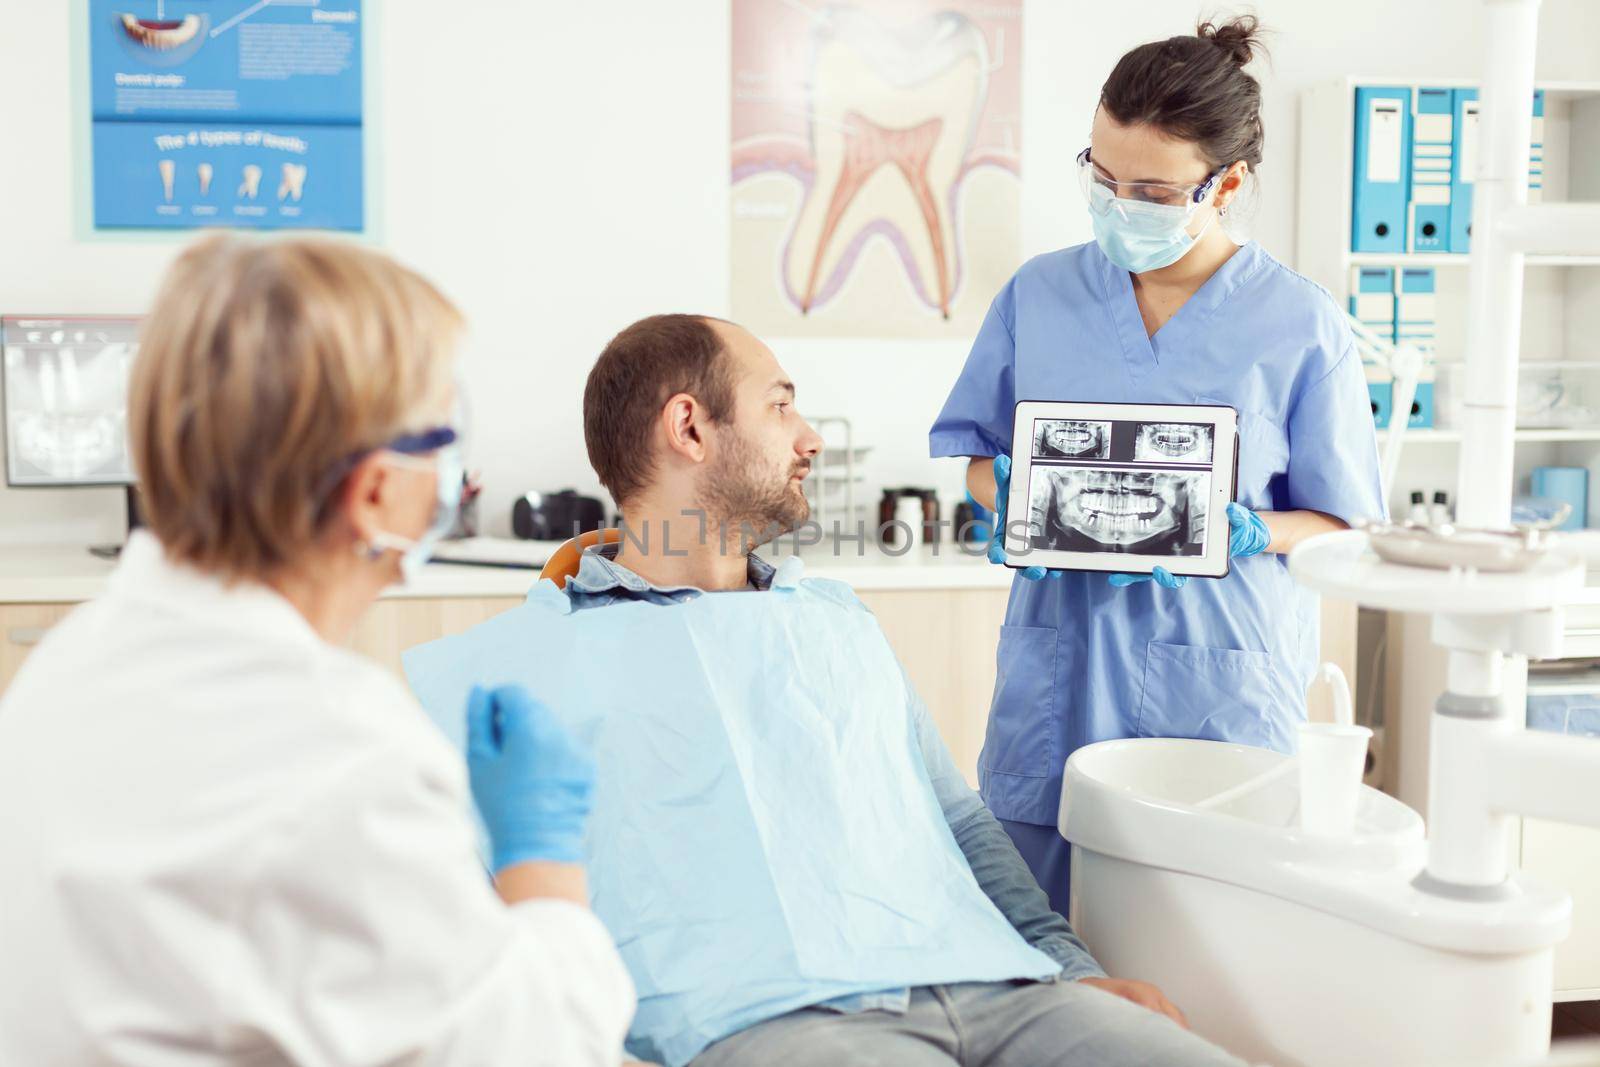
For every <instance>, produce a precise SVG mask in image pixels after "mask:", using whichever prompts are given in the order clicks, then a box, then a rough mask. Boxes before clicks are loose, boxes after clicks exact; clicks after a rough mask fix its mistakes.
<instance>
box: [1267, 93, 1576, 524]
mask: <svg viewBox="0 0 1600 1067" xmlns="http://www.w3.org/2000/svg"><path fill="white" fill-rule="evenodd" d="M1368 85H1372V86H1408V85H1409V86H1411V87H1412V88H1413V89H1416V88H1419V87H1423V86H1429V87H1440V88H1470V87H1474V86H1476V85H1477V82H1476V81H1474V80H1472V79H1450V78H1442V79H1441V78H1428V79H1413V78H1406V77H1382V76H1377V75H1374V76H1353V77H1349V78H1343V79H1340V80H1338V81H1333V82H1328V83H1326V84H1324V85H1321V86H1317V87H1315V88H1313V89H1310V90H1308V91H1306V92H1305V93H1304V94H1303V95H1302V97H1301V102H1300V174H1299V179H1300V181H1299V185H1300V205H1299V240H1298V245H1297V249H1296V266H1297V269H1298V270H1299V271H1300V273H1302V274H1304V275H1306V276H1307V277H1309V278H1311V279H1312V280H1313V281H1315V282H1317V283H1318V284H1319V285H1321V286H1323V287H1324V288H1326V289H1327V290H1328V291H1329V292H1331V293H1332V294H1333V295H1334V298H1335V299H1336V300H1338V301H1340V302H1341V305H1342V304H1343V301H1344V300H1345V299H1346V297H1348V295H1349V288H1350V272H1351V268H1352V267H1357V266H1362V265H1373V264H1378V265H1384V266H1394V267H1397V268H1399V267H1432V268H1434V269H1435V275H1434V278H1435V287H1436V295H1435V306H1436V315H1435V320H1436V323H1437V337H1438V340H1437V344H1436V356H1437V359H1438V361H1439V363H1440V364H1441V365H1447V364H1452V363H1459V361H1460V360H1461V357H1462V351H1463V347H1464V344H1465V339H1466V338H1465V331H1466V308H1467V269H1466V268H1467V264H1468V262H1469V258H1470V257H1468V256H1465V255H1458V254H1455V253H1439V252H1431V253H1414V252H1413V253H1380V252H1352V251H1351V250H1350V226H1351V204H1350V201H1351V178H1352V175H1353V172H1354V167H1355V90H1356V87H1357V86H1368ZM1538 87H1539V88H1540V89H1543V90H1544V94H1545V112H1544V161H1545V162H1544V200H1545V202H1547V203H1550V202H1558V201H1563V200H1600V82H1592V83H1591V82H1540V83H1538ZM1526 263H1527V267H1528V268H1529V269H1528V270H1527V271H1526V272H1525V285H1524V295H1523V300H1524V312H1523V346H1522V357H1523V360H1524V361H1558V360H1584V361H1589V360H1600V256H1529V257H1528V258H1527V261H1526ZM1447 387H1448V383H1447V382H1441V383H1439V385H1438V386H1437V387H1436V388H1437V389H1438V390H1439V391H1438V392H1437V393H1436V397H1435V401H1436V405H1435V406H1436V410H1437V411H1438V412H1439V413H1440V414H1441V415H1442V414H1443V413H1445V409H1446V407H1447V403H1446V401H1447V400H1448V388H1447ZM1460 441H1461V435H1460V432H1459V431H1458V430H1456V429H1454V428H1452V427H1450V426H1449V425H1447V424H1443V423H1440V424H1439V425H1437V427H1436V428H1435V429H1431V430H1412V431H1409V432H1408V433H1407V434H1406V442H1407V443H1406V450H1405V455H1404V457H1403V459H1402V461H1401V465H1400V471H1399V474H1398V476H1397V477H1396V479H1395V484H1394V489H1393V493H1392V495H1391V496H1390V499H1389V508H1390V511H1391V512H1392V513H1396V514H1404V513H1405V510H1406V507H1407V506H1408V503H1407V502H1408V501H1409V499H1410V496H1411V493H1412V491H1413V490H1421V491H1422V493H1423V495H1424V497H1426V498H1427V499H1428V500H1432V499H1433V494H1434V492H1435V491H1437V490H1441V489H1442V490H1444V491H1445V492H1446V493H1448V494H1449V495H1450V498H1451V499H1452V500H1454V498H1455V494H1456V481H1457V471H1458V463H1457V455H1456V450H1455V449H1454V448H1446V447H1443V446H1446V445H1458V444H1459V443H1460ZM1516 459H1517V480H1518V482H1519V483H1520V484H1519V486H1518V487H1517V491H1518V492H1522V491H1525V489H1526V487H1527V481H1528V478H1529V475H1530V473H1531V471H1532V470H1533V468H1534V467H1540V466H1579V467H1587V468H1588V469H1589V471H1590V487H1591V492H1590V505H1589V516H1588V521H1589V523H1590V525H1593V526H1600V425H1596V426H1594V427H1587V426H1584V427H1578V428H1571V429H1569V428H1562V429H1537V430H1536V429H1528V430H1521V431H1518V433H1517V457H1516Z"/></svg>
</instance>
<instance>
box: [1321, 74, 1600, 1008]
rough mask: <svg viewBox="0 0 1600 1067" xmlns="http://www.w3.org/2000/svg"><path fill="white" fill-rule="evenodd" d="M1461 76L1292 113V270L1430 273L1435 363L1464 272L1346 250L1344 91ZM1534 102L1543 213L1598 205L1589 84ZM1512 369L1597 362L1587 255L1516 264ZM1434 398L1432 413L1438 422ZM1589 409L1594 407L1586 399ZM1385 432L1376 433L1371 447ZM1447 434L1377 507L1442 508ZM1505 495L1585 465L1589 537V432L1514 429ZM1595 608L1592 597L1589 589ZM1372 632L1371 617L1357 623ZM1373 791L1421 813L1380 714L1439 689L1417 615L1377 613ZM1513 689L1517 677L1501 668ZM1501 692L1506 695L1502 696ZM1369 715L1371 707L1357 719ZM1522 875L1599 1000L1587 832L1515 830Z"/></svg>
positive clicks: (1462, 310) (1336, 274)
mask: <svg viewBox="0 0 1600 1067" xmlns="http://www.w3.org/2000/svg"><path fill="white" fill-rule="evenodd" d="M1477 84H1478V83H1477V82H1476V81H1475V80H1471V79H1458V80H1451V79H1432V78H1430V79H1426V80H1416V79H1412V78H1405V77H1401V78H1395V77H1378V76H1373V77H1365V76H1362V77H1350V78H1345V79H1342V80H1339V81H1336V82H1330V83H1327V84H1326V85H1322V86H1319V87H1316V88H1314V89H1312V90H1309V91H1307V92H1306V93H1305V94H1304V95H1303V96H1302V98H1301V106H1300V174H1299V178H1300V183H1299V184H1300V205H1299V241H1298V247H1297V267H1298V269H1299V271H1300V272H1301V273H1302V274H1304V275H1306V276H1307V277H1309V278H1311V279H1312V280H1314V281H1316V282H1317V283H1318V284H1320V285H1322V286H1323V287H1325V288H1326V289H1328V291H1329V292H1331V293H1332V294H1333V295H1334V297H1335V299H1337V300H1339V301H1340V302H1341V304H1342V303H1343V301H1344V300H1345V299H1346V297H1348V295H1349V286H1350V273H1351V268H1352V267H1356V266H1361V265H1384V266H1394V267H1396V268H1401V267H1432V268H1434V269H1435V275H1434V278H1435V293H1436V297H1435V305H1436V311H1435V321H1436V324H1437V344H1436V349H1435V351H1436V358H1437V360H1438V362H1439V363H1440V365H1447V364H1451V363H1458V362H1459V361H1460V360H1461V359H1462V356H1463V349H1464V346H1465V341H1466V321H1467V303H1468V295H1467V276H1468V271H1467V269H1466V268H1467V266H1468V264H1469V262H1470V257H1469V256H1466V255H1458V254H1455V253H1422V254H1418V253H1394V254H1391V253H1372V252H1352V251H1351V250H1350V231H1351V184H1352V177H1353V172H1354V149H1355V107H1354V105H1355V90H1356V87H1357V86H1407V85H1409V86H1411V87H1412V88H1413V90H1414V89H1416V88H1418V87H1422V86H1431V87H1443V88H1468V87H1474V86H1476V85H1477ZM1537 87H1538V88H1541V89H1543V90H1544V93H1545V115H1544V189H1543V194H1544V195H1543V199H1544V201H1545V202H1546V203H1550V202H1560V201H1600V82H1595V83H1587V82H1539V83H1537ZM1525 266H1526V268H1527V269H1526V270H1525V271H1524V285H1523V314H1522V322H1523V329H1522V360H1523V361H1524V362H1556V361H1575V362H1576V361H1582V362H1592V361H1596V360H1600V256H1528V257H1527V258H1526V260H1525ZM1444 399H1445V398H1444V397H1441V396H1438V395H1437V394H1436V405H1435V406H1436V411H1438V412H1440V413H1444V412H1446V409H1447V407H1448V405H1447V403H1444V402H1442V401H1443V400H1444ZM1590 402H1591V403H1595V404H1597V405H1600V398H1596V399H1592V400H1591V401H1590ZM1385 436H1386V435H1385V434H1384V433H1382V432H1380V434H1379V439H1380V441H1381V440H1382V439H1383V438H1384V437H1385ZM1461 443H1462V434H1461V431H1460V430H1459V429H1457V428H1454V427H1452V426H1450V425H1448V424H1444V425H1439V426H1438V427H1437V428H1435V429H1427V430H1408V431H1407V433H1406V445H1405V452H1404V454H1403V456H1402V459H1401V464H1400V470H1399V473H1398V475H1397V476H1396V478H1395V484H1394V487H1393V493H1392V496H1391V497H1390V500H1389V507H1390V510H1391V512H1393V513H1395V514H1398V515H1404V514H1405V512H1406V509H1407V507H1408V501H1409V498H1410V495H1411V492H1412V491H1413V490H1421V491H1422V492H1423V495H1424V497H1425V498H1426V499H1428V500H1432V499H1433V493H1434V491H1435V490H1438V489H1443V490H1445V491H1446V492H1448V493H1449V494H1450V497H1451V499H1452V500H1454V498H1455V494H1456V490H1457V482H1458V479H1459V476H1460V446H1461ZM1515 445H1516V465H1515V467H1516V469H1515V477H1516V479H1517V482H1518V484H1517V485H1516V486H1515V487H1514V490H1513V491H1514V492H1518V493H1520V492H1525V491H1526V490H1527V487H1528V479H1529V474H1530V472H1531V471H1532V469H1533V468H1534V467H1538V466H1547V465H1558V466H1580V467H1586V468H1588V470H1589V472H1590V474H1589V478H1590V484H1589V496H1590V501H1589V515H1588V516H1587V520H1588V524H1589V525H1590V526H1600V423H1597V424H1596V425H1583V426H1578V427H1564V428H1559V429H1521V430H1518V431H1517V433H1516V437H1515ZM1597 598H1600V591H1597ZM1362 614H1363V618H1364V619H1366V618H1367V617H1369V614H1370V615H1371V617H1373V618H1374V619H1375V620H1377V621H1379V622H1380V623H1381V622H1383V621H1384V620H1385V617H1384V615H1383V614H1382V613H1375V614H1374V613H1368V612H1363V613H1362ZM1386 622H1387V626H1386V630H1385V631H1384V632H1386V636H1385V637H1383V640H1384V641H1385V642H1386V644H1387V652H1386V657H1385V658H1386V662H1387V669H1386V671H1385V673H1386V676H1387V677H1386V679H1385V684H1384V686H1383V693H1384V697H1383V701H1382V706H1383V708H1384V711H1385V714H1386V716H1388V717H1390V719H1391V721H1388V722H1387V723H1386V724H1385V729H1384V736H1385V745H1386V746H1387V751H1386V752H1385V754H1384V760H1383V764H1384V766H1383V771H1382V776H1383V786H1384V788H1385V789H1387V790H1389V791H1390V792H1393V793H1395V794H1396V795H1398V796H1399V797H1400V798H1401V799H1402V800H1404V801H1405V802H1406V803H1407V804H1410V805H1412V806H1413V807H1415V808H1417V809H1418V810H1419V811H1422V812H1423V814H1424V816H1426V814H1427V810H1426V809H1427V767H1428V748H1429V737H1428V726H1427V717H1426V716H1409V715H1407V716H1401V717H1398V718H1395V717H1394V709H1397V708H1417V707H1420V708H1427V707H1429V706H1430V705H1431V701H1432V699H1433V697H1434V696H1435V695H1436V694H1438V693H1439V692H1440V691H1441V690H1442V689H1443V688H1444V686H1445V675H1446V668H1445V659H1444V656H1443V653H1442V650H1441V649H1440V648H1439V647H1438V646H1437V645H1435V644H1434V643H1433V641H1432V634H1431V623H1430V620H1429V619H1428V617H1426V616H1422V615H1412V614H1392V615H1388V616H1387V619H1386ZM1567 624H1568V634H1569V646H1570V648H1571V650H1572V651H1571V653H1570V654H1572V655H1583V654H1587V653H1588V652H1590V651H1593V646H1594V641H1593V640H1592V639H1591V640H1590V642H1589V644H1585V643H1584V641H1583V640H1582V639H1581V638H1582V637H1583V635H1586V634H1593V633H1596V632H1600V608H1595V607H1592V606H1589V607H1582V606H1575V607H1574V608H1573V609H1570V610H1569V614H1568V619H1567ZM1376 640H1377V636H1376V635H1375V634H1369V633H1367V632H1366V623H1365V622H1364V623H1363V633H1362V635H1361V640H1360V647H1361V648H1362V649H1363V650H1364V651H1363V652H1362V654H1361V656H1360V659H1359V664H1358V672H1357V673H1358V676H1361V675H1365V676H1364V677H1358V678H1357V679H1356V680H1355V684H1354V686H1353V688H1354V689H1355V691H1356V692H1357V693H1358V694H1361V695H1363V697H1364V695H1365V694H1366V693H1367V692H1368V690H1369V686H1370V684H1371V682H1372V679H1371V677H1370V674H1368V673H1367V672H1370V670H1371V668H1372V661H1373V657H1372V655H1371V648H1372V647H1373V646H1374V645H1375V643H1376ZM1511 673H1515V674H1516V675H1517V676H1518V678H1519V680H1518V682H1517V686H1519V687H1520V685H1521V684H1522V683H1521V681H1520V677H1521V670H1520V669H1518V670H1515V671H1512V672H1511ZM1510 688H1511V687H1509V686H1508V690H1510ZM1366 710H1367V712H1368V713H1369V714H1370V712H1371V709H1370V708H1368V709H1366ZM1517 849H1518V855H1519V859H1520V862H1521V865H1522V868H1523V869H1524V870H1525V871H1527V872H1528V873H1530V874H1531V875H1533V876H1534V877H1536V878H1539V879H1541V880H1543V881H1545V882H1548V883H1549V884H1553V885H1560V886H1563V887H1564V888H1567V889H1569V890H1571V891H1572V892H1573V894H1574V933H1573V935H1572V937H1571V938H1570V939H1569V940H1568V942H1567V943H1565V944H1563V945H1562V946H1560V947H1559V948H1558V950H1557V954H1556V982H1555V985H1556V990H1557V992H1556V997H1557V999H1558V1000H1590V999H1596V998H1600V831H1594V830H1587V829H1579V828H1575V827H1569V826H1563V825H1558V824H1555V823H1549V822H1542V821H1539V820H1533V819H1528V820H1523V821H1522V830H1521V833H1520V835H1519V840H1518V842H1517Z"/></svg>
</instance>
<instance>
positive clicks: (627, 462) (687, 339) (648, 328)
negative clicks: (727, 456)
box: [583, 315, 735, 507]
mask: <svg viewBox="0 0 1600 1067" xmlns="http://www.w3.org/2000/svg"><path fill="white" fill-rule="evenodd" d="M712 321H714V320H712V319H708V318H706V317H704V316H700V315H652V316H650V317H649V318H647V319H640V320H639V321H638V322H636V323H634V324H633V325H632V326H629V327H628V328H627V329H625V330H623V331H622V332H621V333H619V334H617V336H615V337H613V338H612V339H611V343H610V344H608V345H606V347H605V351H603V352H601V353H600V358H599V360H597V361H596V362H595V365H594V369H593V370H591V371H590V372H589V382H588V384H587V385H586V386H584V390H583V440H584V443H585V444H586V445H587V446H588V448H589V462H590V464H592V465H593V466H594V470H595V473H596V474H598V475H599V476H600V484H601V485H603V486H605V487H606V489H607V490H609V491H610V493H611V497H612V499H613V500H615V501H616V502H617V505H618V506H619V507H621V506H624V505H626V504H627V502H628V501H629V500H631V499H632V498H633V497H634V496H635V495H637V494H638V493H639V492H640V491H641V490H643V489H644V488H645V487H646V486H647V485H648V484H649V481H650V475H651V472H652V471H654V469H655V456H654V454H653V452H652V437H653V433H654V430H655V425H656V420H657V419H658V418H659V417H660V415H661V407H662V405H663V404H665V403H666V402H667V401H668V400H669V399H670V398H672V397H674V396H676V395H677V394H679V393H688V394H689V395H690V396H692V397H694V398H695V399H696V400H697V401H699V402H700V403H701V405H703V406H704V407H705V409H706V414H707V416H708V417H709V418H710V419H711V421H713V422H726V421H728V420H729V419H731V418H732V417H733V406H734V380H735V375H734V371H733V366H732V361H731V360H730V359H729V357H728V353H727V350H726V348H725V347H724V346H723V343H722V338H721V337H719V336H718V335H717V331H716V328H715V327H714V326H712V325H711V323H712Z"/></svg>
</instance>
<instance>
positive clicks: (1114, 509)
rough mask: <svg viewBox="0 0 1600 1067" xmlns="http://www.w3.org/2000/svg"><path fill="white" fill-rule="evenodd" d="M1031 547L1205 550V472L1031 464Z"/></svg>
mask: <svg viewBox="0 0 1600 1067" xmlns="http://www.w3.org/2000/svg"><path fill="white" fill-rule="evenodd" d="M1029 489H1030V492H1029V499H1030V502H1031V513H1030V516H1029V528H1028V534H1029V539H1030V542H1031V544H1032V547H1034V548H1036V549H1048V550H1053V551H1062V552H1126V553H1133V554H1136V555H1154V556H1199V555H1202V554H1204V552H1205V541H1206V500H1207V496H1208V495H1209V494H1210V492H1211V475H1210V474H1209V473H1208V472H1205V471H1141V470H1103V469H1099V468H1096V467H1035V468H1033V481H1032V484H1031V486H1030V487H1029Z"/></svg>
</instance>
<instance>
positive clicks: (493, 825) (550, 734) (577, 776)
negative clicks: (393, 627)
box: [467, 685, 595, 874]
mask: <svg viewBox="0 0 1600 1067" xmlns="http://www.w3.org/2000/svg"><path fill="white" fill-rule="evenodd" d="M467 772H468V774H469V775H470V777H471V779H472V799H473V801H474V802H476V803H477V805H478V811H479V813H480V814H482V816H483V822H484V825H485V826H486V827H488V830H489V842H490V845H491V846H492V850H493V853H494V855H493V858H492V865H493V868H494V871H495V873H497V874H498V873H499V872H500V871H502V870H504V869H505V868H507V867H509V866H511V865H512V864H514V863H525V862H528V861H529V860H546V861H549V862H552V863H581V862H582V861H583V832H584V827H585V826H586V825H587V823H588V821H589V809H590V808H591V807H592V806H593V804H594V778H595V771H594V761H593V760H592V759H591V758H590V757H589V753H588V752H587V751H585V750H584V748H583V746H582V745H580V744H579V743H578V742H577V740H576V739H574V738H573V737H572V735H571V734H569V733H567V731H566V728H565V727H563V726H562V725H561V723H560V721H559V720H558V719H557V718H556V717H555V716H554V715H553V714H551V712H550V710H549V709H548V708H546V707H545V706H544V705H543V704H540V703H539V702H538V701H536V700H534V699H533V697H532V696H530V695H529V694H528V691H527V690H526V689H523V688H522V687H521V686H517V685H506V686H501V687H500V688H498V689H494V690H488V689H483V688H480V687H474V688H473V690H472V695H471V696H469V697H468V698H467Z"/></svg>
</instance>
